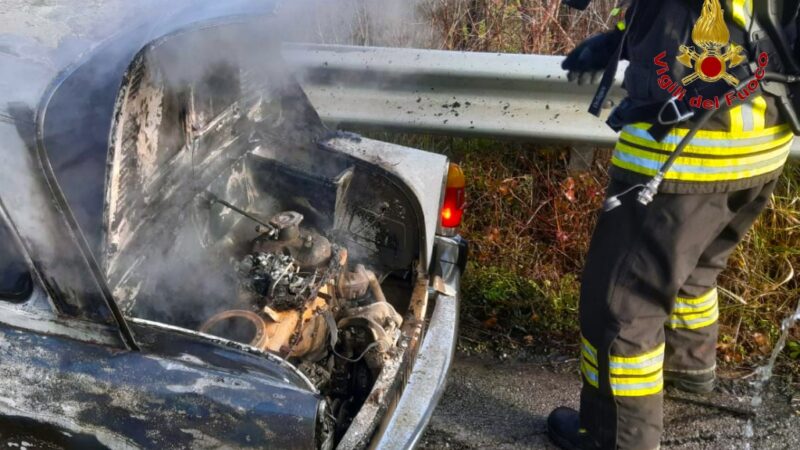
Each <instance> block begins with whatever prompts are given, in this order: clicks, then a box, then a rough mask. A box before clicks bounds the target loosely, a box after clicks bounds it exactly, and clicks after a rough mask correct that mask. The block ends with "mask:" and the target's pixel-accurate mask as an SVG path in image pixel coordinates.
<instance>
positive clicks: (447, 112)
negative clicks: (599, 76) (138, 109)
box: [284, 44, 800, 158]
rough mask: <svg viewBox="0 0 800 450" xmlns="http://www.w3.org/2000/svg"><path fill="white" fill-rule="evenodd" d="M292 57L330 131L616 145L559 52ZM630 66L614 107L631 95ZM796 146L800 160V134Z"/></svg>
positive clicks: (335, 49)
mask: <svg viewBox="0 0 800 450" xmlns="http://www.w3.org/2000/svg"><path fill="white" fill-rule="evenodd" d="M284 54H285V57H286V59H287V60H288V61H289V63H290V64H291V65H292V66H293V67H294V68H295V69H296V70H297V73H298V74H299V76H300V79H301V83H302V84H303V87H304V88H305V90H306V92H307V94H308V96H309V97H310V99H311V102H312V103H313V104H314V106H315V107H316V108H317V110H318V111H319V113H320V115H321V116H322V118H323V120H325V122H326V123H328V124H329V125H330V126H332V127H339V128H343V129H382V130H390V131H399V132H412V133H436V134H447V135H453V136H471V137H490V138H502V139H520V140H528V141H532V142H554V143H566V144H577V145H581V144H585V145H598V146H612V145H613V144H614V142H615V141H616V134H615V133H614V132H613V131H612V130H611V129H609V128H608V127H607V126H606V124H605V122H604V119H598V118H596V117H594V116H592V115H590V114H589V113H587V112H586V110H587V108H588V103H589V101H590V100H591V98H592V95H593V94H594V91H595V89H596V87H595V86H578V85H577V84H575V83H569V82H568V81H567V79H566V74H565V73H564V71H563V70H561V59H562V58H561V57H558V56H542V55H517V54H500V53H473V52H451V51H441V50H418V49H404V48H375V47H351V46H333V45H306V44H301V45H288V46H287V47H286V49H285V51H284ZM624 68H625V66H624V65H623V66H622V67H620V73H619V75H618V77H617V81H618V83H617V86H616V87H615V88H614V89H613V90H612V93H611V95H610V96H609V102H608V106H609V107H610V106H613V105H615V104H617V103H618V102H619V101H620V100H621V99H622V97H623V91H622V89H621V88H620V86H619V82H620V80H622V71H624ZM609 111H610V108H609V109H607V110H606V114H608V112H609ZM792 152H793V156H794V157H795V158H800V139H798V140H796V141H795V145H794V147H793V148H792Z"/></svg>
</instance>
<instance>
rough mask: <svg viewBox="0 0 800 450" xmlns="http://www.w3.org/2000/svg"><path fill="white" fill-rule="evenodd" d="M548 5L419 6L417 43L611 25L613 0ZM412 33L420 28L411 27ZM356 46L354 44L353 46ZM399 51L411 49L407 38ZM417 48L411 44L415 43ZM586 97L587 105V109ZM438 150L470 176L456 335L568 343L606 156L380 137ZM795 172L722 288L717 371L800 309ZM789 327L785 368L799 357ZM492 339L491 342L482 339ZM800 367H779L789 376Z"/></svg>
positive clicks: (519, 44)
mask: <svg viewBox="0 0 800 450" xmlns="http://www.w3.org/2000/svg"><path fill="white" fill-rule="evenodd" d="M559 4H560V1H558V0H548V1H541V0H470V1H464V0H425V1H423V3H422V6H420V11H419V13H420V14H421V15H422V16H424V17H426V18H427V23H430V24H433V25H434V26H433V31H432V32H431V31H430V30H427V31H426V32H425V33H423V35H424V36H425V39H424V45H426V46H431V47H434V48H446V49H454V50H472V51H493V52H494V51H500V52H521V53H544V54H564V53H566V52H567V51H569V50H570V49H571V48H573V47H574V46H575V45H576V44H577V43H578V42H580V41H581V40H582V39H584V38H585V37H587V36H589V35H591V34H592V33H595V32H597V31H600V30H604V29H607V28H608V27H610V26H611V25H612V24H614V23H615V22H616V21H617V18H616V17H614V16H612V14H611V11H612V8H613V6H614V5H615V4H616V1H615V0H595V1H594V2H593V6H592V8H591V9H590V10H588V11H586V12H583V13H575V12H570V11H567V10H566V9H564V8H562V7H559ZM417 27H419V24H417ZM354 40H356V41H361V42H366V40H364V39H359V38H358V36H356V37H355V38H354ZM404 42H405V43H408V42H414V39H410V38H409V37H408V36H406V39H405V41H404ZM416 42H417V43H418V45H419V43H420V42H423V41H420V40H417V41H416ZM588 100H589V99H587V102H588ZM381 137H382V138H383V139H391V140H395V141H398V142H401V143H405V144H409V145H412V146H416V147H419V148H425V149H428V150H432V151H439V152H443V153H446V154H447V155H448V156H450V158H451V159H453V160H454V161H457V162H460V163H461V164H462V167H463V168H464V170H465V172H466V174H467V177H468V196H469V197H468V206H467V209H468V212H467V214H466V218H465V224H464V227H463V233H464V234H465V236H466V237H467V238H468V239H469V240H470V241H471V246H472V247H471V248H472V255H471V256H472V260H471V263H470V265H469V272H468V273H467V274H466V277H465V280H464V311H463V323H462V328H463V333H464V334H465V335H467V336H469V337H470V338H471V339H472V340H475V339H479V340H481V341H483V342H486V337H487V336H502V337H505V338H506V341H507V342H510V343H511V344H512V345H519V346H536V347H537V348H549V347H552V346H554V345H555V346H559V345H561V344H563V345H568V346H572V345H574V344H575V336H576V335H577V332H578V327H577V301H578V292H579V280H580V274H581V271H582V267H583V258H584V256H585V253H586V250H587V247H588V241H589V237H590V234H591V231H592V228H593V226H594V221H595V217H596V211H597V210H598V208H599V207H600V204H601V202H602V198H603V195H604V192H603V191H604V188H605V184H606V182H607V173H606V170H605V168H606V167H607V164H608V152H607V151H606V152H599V153H598V155H597V158H596V160H595V161H594V164H593V166H592V168H591V170H590V171H588V172H586V173H580V174H571V173H569V171H568V164H567V163H568V161H567V152H566V149H564V148H548V149H542V148H540V147H535V146H532V145H526V144H520V143H509V142H490V141H482V140H464V139H447V138H430V137H411V136H400V137H398V136H396V135H384V136H381ZM796 268H797V269H800V166H798V165H793V166H790V167H787V169H786V170H785V172H784V176H783V177H782V179H781V183H780V187H779V188H778V191H777V192H776V193H775V195H774V197H773V200H772V204H771V206H770V208H769V210H768V211H766V212H765V213H764V215H763V216H762V218H761V219H760V221H759V222H758V224H757V225H756V226H755V229H754V231H753V232H752V233H751V234H750V235H749V236H748V238H747V239H746V240H745V241H744V242H743V243H742V245H741V246H740V247H739V249H738V250H737V252H736V254H735V255H734V256H733V257H732V258H731V261H730V264H729V268H728V269H727V270H726V271H725V272H724V274H723V275H722V277H721V279H720V283H721V287H722V288H723V291H722V292H723V295H722V299H721V312H722V317H721V338H720V345H719V350H720V360H721V361H720V362H721V363H722V364H723V365H725V366H726V367H728V368H731V369H736V368H749V367H752V365H753V364H757V363H758V362H759V361H760V360H762V359H763V357H764V356H765V355H767V354H768V353H769V352H770V351H771V349H772V345H773V343H774V342H775V340H776V338H777V335H778V332H779V328H780V322H781V320H782V319H783V318H785V317H787V316H788V315H789V314H790V313H791V312H792V311H793V310H794V308H795V306H796V305H797V302H798V300H800V281H799V280H798V277H797V276H796V275H795V270H796ZM799 328H800V327H795V330H794V332H793V336H792V338H791V339H790V342H789V346H788V350H787V351H785V352H784V355H783V360H784V362H788V361H791V360H794V361H797V360H799V359H800V329H799ZM489 340H491V339H489ZM798 366H800V365H798V364H796V363H794V364H785V365H784V367H794V368H795V369H796V370H797V369H798Z"/></svg>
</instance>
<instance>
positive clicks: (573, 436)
mask: <svg viewBox="0 0 800 450" xmlns="http://www.w3.org/2000/svg"><path fill="white" fill-rule="evenodd" d="M547 435H548V436H549V437H550V440H551V441H553V443H554V444H556V445H557V446H558V447H559V448H562V449H564V450H595V449H599V448H600V447H598V446H597V445H595V444H594V442H592V440H591V438H590V437H589V435H588V434H586V432H585V431H584V430H581V425H580V417H579V414H578V411H575V410H574V409H572V408H566V407H563V406H561V407H559V408H556V409H554V410H553V412H551V413H550V415H549V416H548V417H547Z"/></svg>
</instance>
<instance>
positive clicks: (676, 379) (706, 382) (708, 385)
mask: <svg viewBox="0 0 800 450" xmlns="http://www.w3.org/2000/svg"><path fill="white" fill-rule="evenodd" d="M716 381H717V377H716V375H715V374H714V372H708V373H704V374H688V373H681V372H671V371H669V370H664V383H665V384H667V385H668V386H672V387H674V388H675V389H679V390H681V391H684V392H689V393H692V394H709V393H711V392H712V391H713V390H714V385H715V384H716Z"/></svg>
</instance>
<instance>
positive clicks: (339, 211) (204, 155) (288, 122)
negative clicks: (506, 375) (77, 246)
mask: <svg viewBox="0 0 800 450" xmlns="http://www.w3.org/2000/svg"><path fill="white" fill-rule="evenodd" d="M248 31H249V30H248ZM197 39H198V37H197V36H196V35H192V34H187V35H180V34H179V35H177V36H175V37H173V38H172V39H170V40H168V41H164V42H168V44H165V43H164V42H159V43H156V44H152V45H151V46H150V47H148V48H146V49H145V50H143V51H142V52H141V53H140V55H139V56H138V57H137V58H136V59H135V60H134V62H133V64H132V65H131V67H130V69H129V71H128V74H127V75H126V79H125V81H124V83H123V88H122V90H121V94H120V97H119V99H118V102H117V113H116V115H115V123H114V132H113V133H112V142H111V150H110V160H109V168H108V173H107V187H106V208H105V210H106V217H105V233H106V236H105V246H104V247H105V248H104V252H103V259H104V261H103V263H104V267H105V270H106V275H107V278H108V282H109V286H110V287H111V289H112V291H113V294H114V297H115V299H116V301H117V303H118V304H119V305H120V307H121V309H122V310H123V312H124V313H125V314H126V315H127V316H129V317H135V318H140V319H145V320H149V321H154V322H160V323H165V324H169V325H173V326H177V327H181V328H185V329H189V330H196V331H200V332H202V333H205V334H209V335H214V336H218V337H222V338H225V339H229V340H232V341H236V342H239V343H243V344H248V345H250V346H252V347H256V348H258V349H260V350H263V351H266V352H270V353H272V354H275V355H278V356H280V357H281V358H284V359H285V360H287V361H289V362H290V363H292V364H294V365H295V367H297V369H298V370H299V371H301V372H302V373H303V374H304V375H305V376H306V377H307V378H308V379H309V380H311V382H312V383H313V384H314V386H316V388H317V389H318V390H319V393H320V395H321V396H322V397H324V398H325V400H326V402H325V405H326V407H327V409H326V410H325V411H324V412H322V413H321V414H320V421H321V426H322V428H323V429H324V430H326V431H323V432H321V434H322V435H325V436H328V437H327V438H325V439H323V441H325V442H327V444H324V445H322V446H323V447H325V446H326V445H329V444H330V443H331V442H338V441H339V439H341V438H342V437H343V436H344V435H345V433H346V432H347V430H348V428H349V427H350V424H351V422H352V421H353V419H354V417H356V415H357V414H359V411H361V410H362V409H363V408H362V407H363V405H364V404H365V402H367V400H368V397H370V394H371V393H373V391H374V390H375V389H376V388H375V386H376V383H377V382H380V380H381V379H382V378H385V379H387V380H388V381H384V382H385V383H386V382H391V383H395V384H396V383H397V380H398V379H399V378H402V374H401V373H399V372H398V370H399V365H398V364H397V361H398V359H399V358H410V357H409V356H406V355H404V354H403V351H401V349H400V348H399V347H401V346H404V345H405V346H407V345H408V342H414V340H415V339H417V338H418V337H419V333H420V327H421V325H420V324H421V318H422V317H424V313H425V308H424V299H425V297H424V296H425V293H426V292H427V290H426V287H425V285H426V283H424V279H425V276H426V275H425V274H424V273H420V271H419V261H420V258H421V254H422V253H423V252H424V251H425V241H424V230H425V224H424V219H423V214H422V212H421V206H420V204H419V202H418V200H417V199H416V197H415V195H414V194H413V193H412V192H410V190H409V187H408V186H407V185H406V184H405V183H403V182H402V181H401V180H400V179H398V178H397V177H396V176H395V175H393V174H392V172H391V171H390V170H387V169H386V168H385V167H384V165H385V163H383V162H382V161H381V160H380V159H375V158H373V159H371V160H369V159H365V158H358V157H355V156H353V155H352V154H350V153H348V152H345V151H342V150H341V148H340V147H341V146H342V145H343V143H346V144H347V145H348V146H350V147H353V148H354V149H355V150H354V151H355V152H363V153H365V154H369V152H370V149H369V147H368V143H367V142H362V140H361V138H360V137H358V136H354V135H346V134H341V133H331V132H330V131H328V130H326V129H325V128H324V127H323V126H322V124H321V122H320V121H319V118H318V117H317V116H316V113H314V111H313V108H312V107H311V105H310V104H309V103H308V100H307V99H306V97H305V95H304V94H303V92H302V90H301V89H300V88H299V86H298V85H297V84H296V83H295V82H294V81H293V80H292V78H291V77H290V76H289V75H288V74H287V73H286V72H285V68H284V67H283V66H282V65H280V64H273V63H272V62H271V61H268V60H265V59H263V58H261V59H259V58H252V57H251V56H252V55H249V54H248V55H246V56H247V57H244V56H245V55H240V54H237V52H236V51H234V50H232V51H230V52H221V53H220V54H218V55H217V54H215V55H214V57H215V60H214V61H213V62H209V61H203V60H190V61H187V60H185V59H183V58H182V49H183V48H184V47H185V46H192V45H198V44H197ZM202 39H206V40H211V41H213V42H214V45H215V46H220V45H222V44H221V43H225V42H227V41H228V40H231V39H233V40H236V39H241V37H240V36H238V32H237V33H234V34H233V35H231V36H229V35H228V34H227V31H226V30H225V29H224V28H222V29H219V30H214V29H205V30H203V34H202ZM231 46H232V48H233V47H235V43H233V42H232V43H231ZM351 153H352V151H351ZM415 298H417V305H416V306H415V304H414V301H415V300H414V299H415ZM419 302H423V303H419ZM420 305H422V306H420ZM404 339H405V341H404ZM403 342H405V343H403ZM379 390H380V391H381V392H379V394H380V395H378V396H376V397H375V398H376V399H382V398H384V396H385V395H386V392H385V391H386V390H384V389H379ZM384 407H385V406H384ZM370 426H373V427H374V426H375V424H372V425H370Z"/></svg>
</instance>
